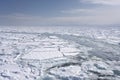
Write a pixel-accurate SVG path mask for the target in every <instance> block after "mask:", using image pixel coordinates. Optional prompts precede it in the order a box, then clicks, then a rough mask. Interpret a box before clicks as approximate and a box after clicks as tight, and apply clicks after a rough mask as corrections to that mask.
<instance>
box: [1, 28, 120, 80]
mask: <svg viewBox="0 0 120 80" xmlns="http://www.w3.org/2000/svg"><path fill="white" fill-rule="evenodd" d="M0 80H120V28H119V27H118V28H114V27H113V28H89V27H85V28H80V27H36V28H35V27H19V28H18V27H12V28H10V27H2V26H1V27H0Z"/></svg>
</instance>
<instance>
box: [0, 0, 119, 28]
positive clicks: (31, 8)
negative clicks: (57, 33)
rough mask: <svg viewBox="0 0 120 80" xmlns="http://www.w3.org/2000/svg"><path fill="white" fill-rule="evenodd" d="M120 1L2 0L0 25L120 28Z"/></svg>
mask: <svg viewBox="0 0 120 80" xmlns="http://www.w3.org/2000/svg"><path fill="white" fill-rule="evenodd" d="M119 23H120V0H1V2H0V25H5V26H6V25H7V26H9V25H10V26H12V25H13V26H15V25H16V26H17V25H18V26H41V25H46V26H47V25H48V26H49V25H80V24H100V25H103V24H119Z"/></svg>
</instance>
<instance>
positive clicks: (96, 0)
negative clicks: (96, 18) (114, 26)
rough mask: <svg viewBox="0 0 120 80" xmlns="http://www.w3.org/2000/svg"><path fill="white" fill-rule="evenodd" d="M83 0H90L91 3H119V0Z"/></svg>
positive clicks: (84, 0) (87, 0)
mask: <svg viewBox="0 0 120 80" xmlns="http://www.w3.org/2000/svg"><path fill="white" fill-rule="evenodd" d="M83 2H90V3H93V4H105V5H106V4H107V5H120V0H83Z"/></svg>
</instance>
